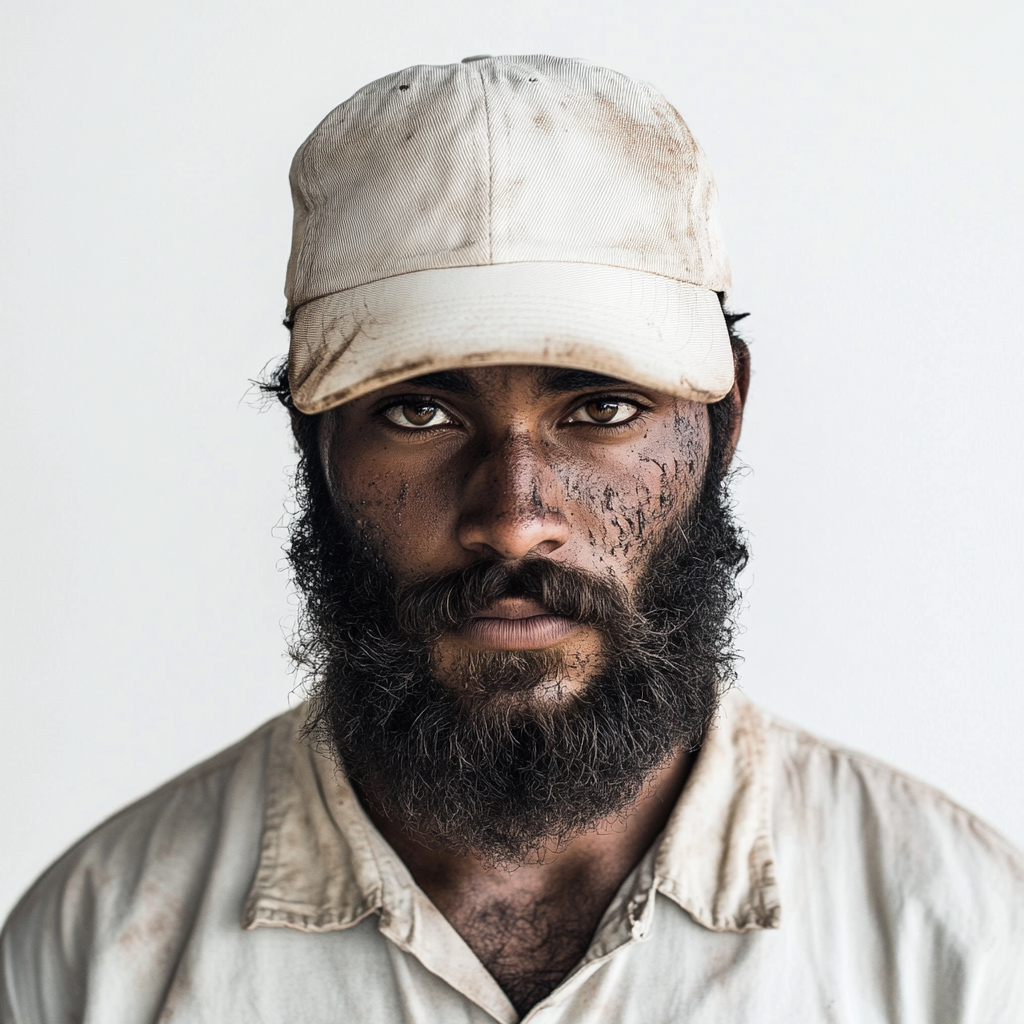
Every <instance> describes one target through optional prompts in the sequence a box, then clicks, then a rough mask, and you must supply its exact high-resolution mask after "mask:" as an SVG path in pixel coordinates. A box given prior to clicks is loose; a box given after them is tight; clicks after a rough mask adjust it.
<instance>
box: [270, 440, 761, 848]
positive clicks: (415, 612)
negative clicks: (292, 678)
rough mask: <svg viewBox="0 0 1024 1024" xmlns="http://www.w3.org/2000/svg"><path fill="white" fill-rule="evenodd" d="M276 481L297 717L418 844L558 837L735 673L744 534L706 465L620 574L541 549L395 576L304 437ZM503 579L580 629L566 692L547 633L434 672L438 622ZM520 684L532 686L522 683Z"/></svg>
mask: <svg viewBox="0 0 1024 1024" xmlns="http://www.w3.org/2000/svg"><path fill="white" fill-rule="evenodd" d="M714 455H715V451H714V446H713V448H712V460H711V461H710V462H709V467H710V466H711V465H715V464H716V463H715V462H714ZM296 500H297V516H296V518H295V520H294V521H293V523H292V527H291V535H290V544H289V549H288V556H289V561H290V562H291V566H292V570H293V573H294V579H295V583H296V586H297V588H298V589H299V591H300V593H301V595H302V598H303V604H302V610H301V613H300V616H299V622H298V625H297V627H296V633H295V636H294V638H293V643H292V649H291V653H292V656H293V658H294V660H295V661H296V663H297V664H298V665H299V666H300V667H301V668H304V669H305V670H306V672H307V687H308V695H309V698H310V710H309V718H308V720H307V725H306V734H307V735H308V736H310V737H312V738H313V739H314V740H315V741H316V742H317V743H318V744H319V745H320V746H321V748H322V749H323V750H325V751H326V752H327V753H329V754H330V755H331V756H333V757H334V759H335V760H336V762H337V764H338V766H339V767H340V768H341V769H342V770H343V771H344V772H345V773H346V774H347V776H348V777H349V779H350V780H351V781H352V782H354V783H355V784H356V786H357V787H358V788H359V789H361V790H362V792H363V793H364V795H365V796H367V797H368V798H369V800H370V801H371V802H372V803H373V804H374V805H375V806H376V807H377V808H378V809H379V810H380V811H381V812H382V813H383V814H384V815H385V816H386V817H387V818H389V819H390V820H391V821H392V822H394V823H395V824H397V825H399V826H400V827H402V828H403V829H405V830H406V831H408V832H409V833H410V834H413V835H415V836H416V837H417V838H418V839H419V840H420V841H421V842H426V843H428V845H433V846H436V847H440V848H445V849H449V850H452V851H455V852H459V853H473V854H474V855H476V856H478V857H480V858H482V859H484V860H485V861H487V862H489V863H491V864H505V865H513V864H517V863H522V862H524V861H526V860H529V859H530V858H531V857H532V856H534V855H536V854H537V852H538V851H540V850H542V849H545V848H555V849H557V848H560V847H562V846H564V845H565V844H566V843H567V842H569V841H570V840H571V839H573V838H574V837H575V836H578V835H580V834H582V833H584V832H586V831H589V830H591V829H592V828H593V827H594V826H595V825H596V824H597V823H598V822H600V821H601V820H603V819H607V818H610V817H614V816H615V815H619V814H622V813H624V812H625V811H626V810H627V809H628V807H629V806H630V805H631V804H632V803H633V802H634V801H635V800H636V799H637V797H638V796H639V795H640V793H641V791H642V788H643V786H644V783H645V782H646V781H647V780H648V779H649V778H650V777H651V775H652V773H653V772H655V771H656V770H657V769H658V768H660V767H662V766H664V765H665V764H667V763H668V762H669V761H670V760H671V759H672V757H673V756H674V755H675V754H676V753H677V752H678V751H679V750H681V749H688V750H695V749H697V748H698V747H699V746H700V744H701V742H702V741H703V738H704V735H705V733H706V732H707V729H708V728H709V726H710V724H711V722H712V720H713V718H714V715H715V712H716V710H717V707H718V703H719V700H720V697H721V695H722V693H723V692H724V690H725V689H726V688H727V687H728V686H729V685H730V684H731V683H732V681H733V680H734V678H735V669H734V663H735V661H736V658H737V655H736V653H735V650H734V633H735V623H734V618H733V615H734V611H735V608H736V605H737V603H738V600H739V591H738V589H737V586H736V578H737V576H738V574H739V572H740V571H741V570H742V568H743V566H744V565H745V564H746V559H747V550H746V546H745V544H744V540H743V535H742V532H741V530H740V529H739V527H738V526H737V524H736V523H735V521H734V519H733V516H732V511H731V504H730V501H729V498H728V491H727V487H726V478H725V477H724V475H723V474H722V473H717V474H716V473H713V472H712V471H711V469H710V468H709V471H708V475H707V476H706V478H705V481H704V485H703V488H702V491H701V493H700V495H699V497H698V498H697V499H696V500H695V501H694V503H693V506H692V507H691V508H690V509H688V510H687V513H686V515H685V516H684V515H679V516H676V517H675V519H674V520H668V521H665V520H663V522H664V523H665V525H664V535H663V536H662V537H661V538H660V539H659V540H658V541H657V542H656V543H655V544H653V545H652V546H651V547H649V548H648V551H647V553H646V557H645V558H644V568H643V570H642V571H641V573H640V574H639V576H638V578H637V584H636V586H635V587H634V588H633V590H632V591H628V590H627V589H626V588H625V587H624V586H623V585H622V584H621V583H620V582H619V581H617V580H615V579H613V578H610V577H607V576H598V575H595V574H592V573H590V572H587V571H583V570H580V569H578V568H574V567H572V566H567V565H564V564H560V563H558V562H554V561H552V560H550V559H547V558H542V557H537V558H527V559H525V560H522V561H520V562H503V561H481V562H478V563H475V564H473V565H471V566H470V567H468V568H466V569H463V570H460V571H458V572H454V573H448V574H444V575H439V576H434V577H430V578H427V579H422V580H418V581H416V582H414V583H412V584H410V585H405V586H402V585H399V584H397V583H396V581H395V579H394V577H393V575H392V573H391V572H390V571H389V569H388V566H387V562H386V558H385V556H384V554H383V553H382V551H381V550H380V547H379V545H377V544H376V543H375V542H374V541H373V539H372V537H371V536H369V535H367V533H366V532H365V531H363V530H360V529H358V528H357V527H356V526H355V525H354V523H353V522H352V521H351V520H350V518H349V517H348V516H346V515H345V514H339V512H338V510H337V509H336V507H335V506H334V503H333V501H332V499H331V496H330V493H329V489H328V487H327V484H326V480H325V478H324V474H323V470H322V468H321V465H320V460H319V457H318V452H317V446H316V445H310V446H309V450H307V451H306V452H305V454H304V457H303V458H302V459H301V460H300V464H299V467H298V471H297V478H296ZM503 597H523V598H529V599H532V600H535V601H537V602H538V603H539V604H541V605H542V606H543V607H544V608H545V609H546V610H547V611H548V612H549V613H551V614H553V615H558V616H563V617H565V618H569V619H572V620H575V621H576V622H578V623H581V624H585V625H586V626H589V627H591V628H592V629H593V630H594V631H595V632H596V634H597V635H598V636H599V638H600V641H601V643H600V653H599V655H598V656H597V657H596V658H595V659H593V663H592V664H591V665H590V666H589V671H587V672H586V678H585V680H584V684H583V685H582V686H581V687H579V689H578V690H577V691H575V692H572V693H567V692H566V691H565V688H564V686H563V684H564V683H565V682H566V681H567V680H568V679H569V678H570V676H571V675H572V674H573V672H575V673H576V674H577V675H578V674H579V672H580V671H581V669H584V668H587V667H588V666H581V665H572V664H569V663H567V661H566V656H565V655H564V654H562V653H561V652H559V651H558V650H557V649H540V650H512V651H501V650H496V651H471V652H468V653H464V654H461V655H459V656H456V657H455V658H454V659H452V660H450V661H449V662H447V663H446V664H445V666H444V673H443V676H444V681H443V682H442V681H441V679H440V678H439V677H438V662H437V655H436V650H437V644H438V640H439V639H440V638H441V637H442V636H444V635H445V634H448V633H450V632H451V631H453V630H455V629H457V628H458V627H459V626H461V625H463V624H464V623H465V622H466V621H467V620H468V619H469V618H470V617H471V616H472V615H473V614H475V613H479V612H480V611H482V610H483V609H485V608H486V607H487V606H489V605H490V604H491V603H493V602H494V601H496V600H497V599H499V598H503ZM539 688H544V689H545V690H547V692H548V694H553V697H552V699H545V700H543V701H538V700H536V699H535V696H536V693H537V691H538V689H539Z"/></svg>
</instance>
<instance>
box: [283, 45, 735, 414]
mask: <svg viewBox="0 0 1024 1024" xmlns="http://www.w3.org/2000/svg"><path fill="white" fill-rule="evenodd" d="M291 187H292V196H293V200H294V204H295V219H294V228H293V238H292V250H291V258H290V259H289V262H288V274H287V281H286V285H285V294H286V297H287V300H288V322H289V324H290V326H291V348H290V353H289V362H288V372H289V382H290V387H291V393H292V398H293V401H294V402H295V405H296V407H297V408H298V409H299V410H301V411H302V412H306V413H317V412H322V411H324V410H326V409H329V408H331V407H333V406H336V405H339V404H341V403H343V402H346V401H349V400H351V399H353V398H356V397H358V396H360V395H363V394H366V393H367V392H370V391H373V390H375V389H377V388H380V387H384V386H386V385H388V384H392V383H395V382H397V381H401V380H403V379H406V378H409V377H413V376H418V375H420V374H424V373H429V372H436V371H439V370H445V369H454V368H458V367H471V366H486V365H499V364H536V365H543V366H561V367H567V368H571V369H583V370H592V371H595V372H598V373H602V374H606V375H608V376H611V377H618V378H620V379H623V380H628V381H633V382H635V383H638V384H642V385H646V386H649V387H653V388H657V389H659V390H663V391H667V392H669V393H672V394H675V395H679V396H681V397H683V398H690V399H695V400H697V401H700V402H713V401H717V400H718V399H720V398H722V397H724V396H725V395H726V394H727V393H728V392H729V390H730V388H731V387H732V383H733V360H732V351H731V347H730V344H729V336H728V330H727V327H726V323H725V318H724V316H723V314H722V309H721V302H720V300H719V294H722V295H724V294H725V293H726V292H727V291H728V288H729V285H730V276H729V263H728V258H727V256H726V253H725V247H724V244H723V241H722V236H721V230H720V227H719V221H718V210H717V192H716V189H715V183H714V179H713V178H712V176H711V172H710V170H709V169H708V166H707V161H706V159H705V156H704V153H703V151H702V150H701V148H700V146H699V145H698V144H697V142H696V140H695V139H694V138H693V135H692V134H691V133H690V131H689V129H688V128H687V126H686V124H685V122H684V121H683V119H682V118H681V117H680V115H679V114H678V113H677V112H676V110H675V109H674V108H673V107H672V105H671V104H670V103H669V102H668V101H667V100H666V99H665V97H664V96H663V95H662V94H661V93H660V92H658V91H657V90H656V89H654V88H653V87H652V86H650V85H648V84H646V83H644V82H640V81H636V80H634V79H632V78H629V77H627V76H626V75H622V74H619V73H618V72H615V71H611V70H609V69H607V68H603V67H599V66H597V65H595V64H592V63H590V62H589V61H584V60H575V59H566V58H560V57H545V56H526V57H515V56H513V57H474V58H468V59H467V60H466V61H463V62H460V63H458V64H447V65H420V66H417V67H412V68H407V69H406V70H404V71H399V72H397V73H396V74H392V75H388V76H386V77H384V78H381V79H379V80H378V81H376V82H373V83H371V84H370V85H367V86H365V87H364V88H362V89H360V90H359V91H358V92H357V93H355V95H353V96H352V97H351V99H348V100H346V101H345V102H344V103H342V104H341V105H340V106H338V107H336V108H335V109H334V110H333V111H331V113H330V114H328V115H327V117H326V118H324V120H323V121H322V122H321V123H320V124H319V125H318V126H317V128H316V129H315V130H314V131H313V133H312V135H310V136H309V138H308V139H307V140H306V141H305V142H304V143H303V144H302V146H301V147H300V148H299V150H298V152H297V153H296V155H295V159H294V161H293V163H292V168H291Z"/></svg>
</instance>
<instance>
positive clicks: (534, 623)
mask: <svg viewBox="0 0 1024 1024" xmlns="http://www.w3.org/2000/svg"><path fill="white" fill-rule="evenodd" d="M578 628H579V623H578V622H576V621H575V620H573V619H567V618H565V617H563V616H561V615H552V614H551V613H550V612H549V611H547V610H546V609H545V608H544V607H543V606H542V605H540V604H538V603H537V602H536V601H532V600H530V599H529V598H523V597H504V598H502V599H501V600H499V601H495V602H494V604H492V605H491V606H490V607H489V608H486V609H484V610H483V611H482V612H480V613H478V614H477V615H474V616H473V617H472V618H471V619H469V621H468V622H466V623H464V624H463V625H462V626H460V627H459V628H458V629H457V630H456V631H455V635H456V636H458V637H459V638H460V639H463V640H468V641H470V642H471V643H474V644H478V645H480V646H481V647H490V648H492V649H495V650H502V651H523V650H530V649H534V648H541V647H550V646H552V645H553V644H556V643H558V642H559V641H560V640H564V639H565V638H566V637H567V636H568V635H569V634H570V633H573V632H574V631H575V630H576V629H578Z"/></svg>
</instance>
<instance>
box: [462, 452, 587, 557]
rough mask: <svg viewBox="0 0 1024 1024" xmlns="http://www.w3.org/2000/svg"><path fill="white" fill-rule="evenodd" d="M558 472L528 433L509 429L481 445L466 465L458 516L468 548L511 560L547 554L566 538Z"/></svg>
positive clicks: (463, 541) (567, 537)
mask: <svg viewBox="0 0 1024 1024" xmlns="http://www.w3.org/2000/svg"><path fill="white" fill-rule="evenodd" d="M560 500H561V492H560V484H559V480H558V477H557V474H556V473H555V472H554V470H553V468H552V467H551V466H550V465H548V464H547V462H546V461H545V460H544V458H543V454H542V452H541V450H540V446H539V445H537V444H536V443H535V442H534V441H533V440H532V439H531V438H530V437H528V436H524V435H518V436H517V435H511V436H509V437H507V438H505V439H504V440H503V441H502V442H501V443H500V444H496V445H494V446H493V447H491V448H490V450H486V451H481V452H480V453H479V454H478V455H477V456H476V461H475V464H474V465H473V467H472V468H471V470H470V473H469V477H468V481H467V487H466V490H465V492H464V506H463V512H462V514H461V516H460V517H459V527H458V530H459V543H460V544H461V545H462V547H463V548H465V549H466V550H468V551H473V552H474V553H476V554H480V555H485V556H487V557H491V558H502V559H508V560H514V559H518V558H525V557H526V556H527V555H550V554H551V553H552V552H553V551H556V550H557V549H558V548H560V547H561V546H562V545H563V544H565V542H566V541H567V540H568V539H569V523H568V521H567V520H566V517H565V514H564V513H563V511H562V510H561V508H560V507H559V502H560Z"/></svg>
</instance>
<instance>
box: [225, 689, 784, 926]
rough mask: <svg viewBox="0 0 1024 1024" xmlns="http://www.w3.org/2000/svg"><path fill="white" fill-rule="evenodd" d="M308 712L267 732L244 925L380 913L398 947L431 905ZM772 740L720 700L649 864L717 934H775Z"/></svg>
mask: <svg viewBox="0 0 1024 1024" xmlns="http://www.w3.org/2000/svg"><path fill="white" fill-rule="evenodd" d="M305 716H306V707H305V705H300V706H299V707H297V708H295V709H294V710H292V711H291V712H289V713H288V714H286V715H282V716H281V718H280V719H279V720H278V722H277V724H276V726H275V728H274V731H273V735H272V738H271V745H270V754H269V758H270V759H269V764H268V770H267V789H266V805H265V808H264V827H263V836H262V841H261V849H260V859H259V866H258V868H257V871H256V877H255V879H254V881H253V884H252V887H251V889H250V891H249V895H248V898H247V900H246V903H245V908H244V911H243V915H242V924H243V926H244V927H245V928H247V929H251V928H258V927H261V926H262V927H287V928H296V929H299V930H302V931H311V932H319V931H334V930H337V929H342V928H349V927H351V926H352V925H354V924H356V923H358V922H359V921H361V920H362V919H363V918H365V917H367V916H368V915H369V914H372V913H374V912H376V911H380V913H381V929H382V931H386V932H387V933H388V934H389V937H391V938H393V939H394V940H395V941H397V942H398V943H399V945H402V944H403V942H402V941H401V938H402V934H404V933H405V932H410V934H411V931H413V930H415V928H416V925H417V921H419V920H420V919H421V918H422V917H423V915H424V914H430V912H431V910H432V904H430V902H429V900H426V898H425V897H424V896H423V895H422V893H420V892H419V889H418V887H417V886H416V885H415V883H414V882H413V880H412V877H411V876H410V874H409V872H408V869H407V868H406V867H405V865H404V864H403V863H402V861H401V860H400V859H399V857H398V856H397V855H396V854H395V853H394V851H393V850H392V849H391V847H390V846H389V845H388V843H387V842H386V841H385V840H384V838H383V836H381V834H380V833H379V832H378V831H377V829H376V828H375V827H374V825H373V823H372V822H371V821H370V819H369V818H368V817H367V815H366V812H365V811H364V810H363V808H362V807H361V806H360V804H359V801H358V800H357V798H356V796H355V793H354V792H353V790H352V787H351V786H350V785H349V783H348V781H347V780H346V779H345V778H344V776H343V775H342V774H341V773H340V772H338V771H337V770H336V769H335V767H334V765H333V763H332V762H331V761H330V760H329V759H328V758H326V757H324V756H322V755H321V754H319V753H318V752H317V751H316V750H314V749H313V748H312V746H311V745H310V744H309V742H308V741H306V740H304V739H302V738H301V737H300V735H299V733H300V730H301V727H302V725H303V723H304V721H305ZM768 743H769V729H768V723H767V720H766V718H765V716H764V714H763V713H762V712H761V711H760V710H759V709H758V708H757V707H755V706H754V705H753V704H752V703H750V701H748V700H747V699H746V698H744V697H743V696H741V695H740V694H739V693H737V692H736V691H730V692H729V693H728V694H726V696H725V698H724V699H723V701H722V707H721V710H720V712H719V716H718V719H717V721H716V724H715V726H714V728H712V729H711V731H710V732H709V733H708V736H707V738H706V739H705V741H704V744H703V746H702V747H701V750H700V753H699V754H698V756H697V759H696V762H695V764H694V766H693V769H692V770H691V773H690V777H689V778H688V779H687V782H686V786H685V788H684V789H683V793H682V795H681V796H680V798H679V802H678V803H677V805H676V807H675V809H674V810H673V812H672V815H671V817H670V818H669V822H668V825H667V827H666V829H665V831H664V833H663V835H662V838H661V841H660V845H659V846H658V848H657V851H656V853H655V856H654V877H653V887H654V888H655V889H657V890H658V891H660V892H662V893H664V894H665V895H666V896H667V897H669V898H670V899H672V900H673V901H674V902H676V903H677V904H678V905H679V906H680V907H682V908H683V909H684V910H686V911H687V912H688V913H689V914H690V916H691V917H692V918H693V919H694V920H695V921H696V922H697V923H698V924H701V925H703V926H704V927H706V928H710V929H713V930H715V931H747V930H750V929H756V928H777V927H778V926H779V919H780V904H779V895H778V889H777V885H776V881H775V865H774V860H775V855H774V850H773V845H772V836H771V800H772V792H771V790H772V779H771V771H770V761H769V751H768ZM433 914H436V915H437V916H438V917H440V914H439V912H438V911H437V910H436V909H433ZM392 932H394V934H391V933H392Z"/></svg>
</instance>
